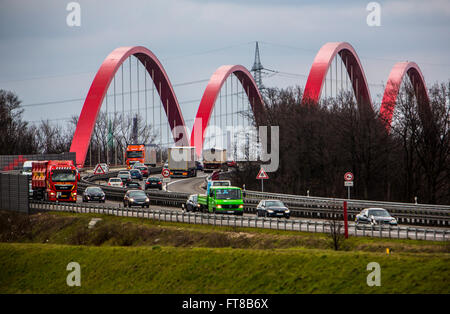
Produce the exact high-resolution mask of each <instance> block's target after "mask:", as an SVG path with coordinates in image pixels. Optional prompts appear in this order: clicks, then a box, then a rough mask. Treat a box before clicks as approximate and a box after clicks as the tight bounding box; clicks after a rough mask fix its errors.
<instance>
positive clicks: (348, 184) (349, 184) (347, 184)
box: [344, 181, 353, 186]
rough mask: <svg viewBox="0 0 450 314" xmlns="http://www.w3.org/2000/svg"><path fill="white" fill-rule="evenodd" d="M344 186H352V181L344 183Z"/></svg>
mask: <svg viewBox="0 0 450 314" xmlns="http://www.w3.org/2000/svg"><path fill="white" fill-rule="evenodd" d="M344 186H353V181H344Z"/></svg>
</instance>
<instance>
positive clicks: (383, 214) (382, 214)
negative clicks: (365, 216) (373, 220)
mask: <svg viewBox="0 0 450 314" xmlns="http://www.w3.org/2000/svg"><path fill="white" fill-rule="evenodd" d="M369 216H378V217H390V215H389V213H388V212H387V211H385V210H384V209H371V210H369Z"/></svg>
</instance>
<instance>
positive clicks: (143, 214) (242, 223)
mask: <svg viewBox="0 0 450 314" xmlns="http://www.w3.org/2000/svg"><path fill="white" fill-rule="evenodd" d="M30 208H31V209H33V210H50V211H64V212H73V213H95V214H105V215H115V216H124V217H136V218H144V219H153V220H158V221H169V222H182V223H190V224H207V225H213V226H223V227H225V226H228V227H235V228H238V227H239V228H266V229H276V230H286V231H287V230H289V231H302V232H319V233H329V232H330V222H329V221H317V220H314V221H311V220H301V219H289V220H288V219H280V218H266V217H256V216H253V215H244V216H230V215H222V214H211V213H199V212H185V211H180V210H169V209H151V208H146V209H140V208H139V209H132V208H128V207H122V206H120V205H119V206H117V207H112V206H110V205H109V206H108V205H86V204H69V203H68V204H55V203H49V202H31V204H30ZM448 232H449V231H447V230H445V229H435V228H434V229H427V228H410V227H396V226H390V225H389V226H373V225H371V226H366V225H362V226H356V225H350V226H349V234H350V235H352V236H369V237H380V238H396V239H416V240H433V241H447V240H448V236H447V233H448Z"/></svg>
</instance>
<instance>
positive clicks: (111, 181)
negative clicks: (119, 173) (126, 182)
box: [108, 178, 123, 188]
mask: <svg viewBox="0 0 450 314" xmlns="http://www.w3.org/2000/svg"><path fill="white" fill-rule="evenodd" d="M108 185H109V186H115V187H120V188H121V187H123V182H122V179H121V178H109V181H108Z"/></svg>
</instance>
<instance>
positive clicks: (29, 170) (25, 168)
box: [23, 167, 31, 172]
mask: <svg viewBox="0 0 450 314" xmlns="http://www.w3.org/2000/svg"><path fill="white" fill-rule="evenodd" d="M23 171H24V172H31V167H23Z"/></svg>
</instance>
